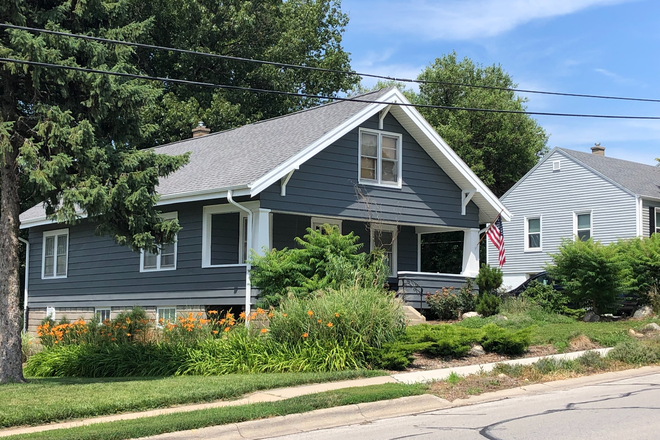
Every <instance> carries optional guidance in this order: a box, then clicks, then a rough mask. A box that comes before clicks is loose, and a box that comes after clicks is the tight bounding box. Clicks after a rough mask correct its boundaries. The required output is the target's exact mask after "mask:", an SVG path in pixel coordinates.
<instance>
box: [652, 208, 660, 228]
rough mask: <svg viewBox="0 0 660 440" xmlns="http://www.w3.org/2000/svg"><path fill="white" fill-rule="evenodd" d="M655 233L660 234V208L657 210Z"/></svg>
mask: <svg viewBox="0 0 660 440" xmlns="http://www.w3.org/2000/svg"><path fill="white" fill-rule="evenodd" d="M653 232H655V233H656V234H660V208H655V231H653Z"/></svg>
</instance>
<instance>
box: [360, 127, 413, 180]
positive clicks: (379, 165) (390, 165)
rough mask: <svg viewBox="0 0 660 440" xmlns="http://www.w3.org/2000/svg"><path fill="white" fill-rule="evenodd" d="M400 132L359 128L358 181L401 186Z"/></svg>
mask: <svg viewBox="0 0 660 440" xmlns="http://www.w3.org/2000/svg"><path fill="white" fill-rule="evenodd" d="M401 140H402V137H401V135H400V134H395V133H386V132H382V131H375V130H366V129H361V130H360V176H359V177H360V178H359V179H358V180H359V181H360V183H373V184H377V185H387V186H397V187H400V186H401Z"/></svg>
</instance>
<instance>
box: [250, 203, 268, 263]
mask: <svg viewBox="0 0 660 440" xmlns="http://www.w3.org/2000/svg"><path fill="white" fill-rule="evenodd" d="M252 216H253V220H252V228H253V229H252V246H251V247H252V249H254V251H255V252H256V253H257V254H259V255H263V254H264V250H263V248H264V247H265V248H266V249H270V242H271V240H270V209H265V208H258V209H255V210H254V211H252Z"/></svg>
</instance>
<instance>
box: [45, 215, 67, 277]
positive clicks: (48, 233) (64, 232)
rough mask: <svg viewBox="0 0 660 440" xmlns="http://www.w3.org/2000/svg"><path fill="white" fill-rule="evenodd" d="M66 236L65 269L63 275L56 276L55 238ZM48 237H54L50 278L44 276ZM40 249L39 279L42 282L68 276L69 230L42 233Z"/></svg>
mask: <svg viewBox="0 0 660 440" xmlns="http://www.w3.org/2000/svg"><path fill="white" fill-rule="evenodd" d="M63 234H66V257H65V260H66V264H65V265H64V266H65V269H64V272H65V273H64V275H57V236H58V235H63ZM48 237H55V244H54V246H55V248H54V249H53V255H54V256H55V258H54V259H53V275H52V276H46V238H48ZM41 247H42V249H41V279H42V280H57V279H63V278H66V277H67V276H68V275H69V228H65V229H54V230H52V231H44V233H43V241H42V246H41Z"/></svg>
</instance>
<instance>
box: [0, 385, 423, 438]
mask: <svg viewBox="0 0 660 440" xmlns="http://www.w3.org/2000/svg"><path fill="white" fill-rule="evenodd" d="M206 379H208V378H206ZM426 390H427V387H426V386H424V385H405V384H384V385H372V386H367V387H359V388H345V389H341V390H335V391H327V392H324V393H318V394H310V395H307V396H300V397H294V398H292V399H287V400H282V401H279V402H265V403H255V404H251V405H241V406H233V407H225V408H212V409H205V410H199V411H191V412H187V413H175V414H168V415H163V416H156V417H145V418H141V419H137V420H125V421H118V422H110V423H99V424H95V425H89V426H81V427H78V428H69V429H57V430H52V431H44V432H40V433H34V434H24V435H17V436H11V437H9V438H10V439H12V440H14V439H16V440H18V439H21V440H23V439H42V440H46V439H47V440H60V439H61V440H119V439H129V438H138V437H146V436H151V435H157V434H163V433H166V432H176V431H183V430H189V429H198V428H203V427H206V426H214V425H224V424H228V423H238V422H244V421H247V420H255V419H262V418H266V417H275V416H283V415H287V414H296V413H304V412H308V411H313V410H315V409H322V408H331V407H335V406H342V405H353V404H357V403H364V402H375V401H378V400H386V399H395V398H398V397H405V396H414V395H419V394H423V393H425V392H426Z"/></svg>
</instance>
